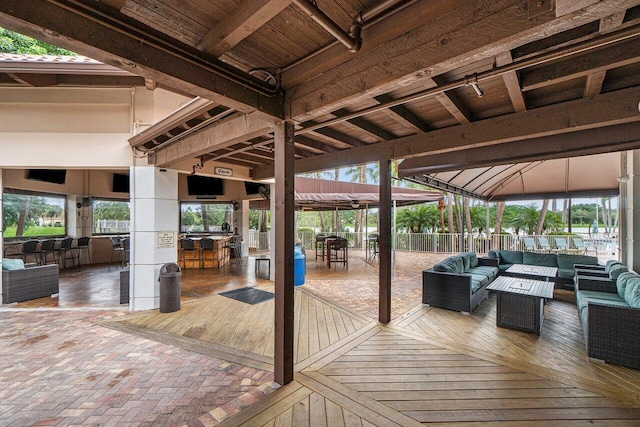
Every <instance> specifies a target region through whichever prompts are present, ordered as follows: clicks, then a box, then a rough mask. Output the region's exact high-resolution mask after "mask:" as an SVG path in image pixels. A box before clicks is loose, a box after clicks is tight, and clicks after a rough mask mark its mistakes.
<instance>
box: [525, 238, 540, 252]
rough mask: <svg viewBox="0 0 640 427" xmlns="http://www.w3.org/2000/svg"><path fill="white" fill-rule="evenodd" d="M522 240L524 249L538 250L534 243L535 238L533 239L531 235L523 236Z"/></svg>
mask: <svg viewBox="0 0 640 427" xmlns="http://www.w3.org/2000/svg"><path fill="white" fill-rule="evenodd" d="M522 240H523V241H524V250H525V251H530V252H535V251H537V250H538V245H536V239H534V238H533V237H523V238H522Z"/></svg>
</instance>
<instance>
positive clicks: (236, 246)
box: [226, 236, 242, 265]
mask: <svg viewBox="0 0 640 427" xmlns="http://www.w3.org/2000/svg"><path fill="white" fill-rule="evenodd" d="M226 247H227V249H229V251H231V252H233V256H234V258H235V259H236V265H240V264H242V236H234V237H232V238H231V240H230V241H229V243H228V244H227V246H226ZM229 255H231V254H229Z"/></svg>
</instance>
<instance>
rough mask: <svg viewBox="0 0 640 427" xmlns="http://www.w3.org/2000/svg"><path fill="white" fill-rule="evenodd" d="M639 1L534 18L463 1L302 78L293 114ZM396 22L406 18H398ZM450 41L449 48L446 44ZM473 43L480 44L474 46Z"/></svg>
mask: <svg viewBox="0 0 640 427" xmlns="http://www.w3.org/2000/svg"><path fill="white" fill-rule="evenodd" d="M447 3H449V4H450V5H451V4H452V3H450V2H447ZM635 4H636V3H635V2H634V1H622V2H620V1H617V2H616V1H612V0H610V1H600V2H597V3H594V4H592V5H588V6H586V7H584V8H582V9H579V10H577V11H575V12H572V13H569V14H567V15H565V16H563V17H560V18H556V17H554V16H553V14H543V15H540V16H538V17H536V18H535V19H529V17H528V15H527V12H526V10H523V8H522V7H521V6H522V2H519V1H512V0H500V1H496V2H490V3H485V2H482V3H478V2H459V3H457V4H456V5H455V8H454V11H453V12H450V13H445V14H443V15H440V16H437V17H436V18H435V19H433V20H431V21H429V22H428V23H426V24H424V25H423V26H422V27H419V28H415V29H414V30H411V31H408V32H406V33H405V34H404V35H402V36H400V37H396V38H395V39H393V40H390V41H388V42H386V43H382V44H379V45H377V46H376V49H375V50H371V51H363V52H361V53H360V54H359V55H358V56H357V59H356V58H352V59H351V60H350V61H347V62H345V63H343V64H340V65H337V66H335V67H333V68H331V69H329V70H325V72H324V73H322V74H320V75H318V76H317V77H316V78H313V79H309V80H307V81H305V82H304V83H301V84H299V85H298V86H296V88H295V91H292V92H291V93H288V94H287V103H289V104H290V105H291V107H290V111H291V113H290V114H291V116H292V118H293V119H295V120H306V119H308V118H312V117H317V116H320V115H322V114H325V113H330V112H331V111H332V110H335V109H337V108H338V106H339V105H340V104H342V105H344V103H345V102H349V103H356V102H359V101H361V100H365V99H366V98H367V97H371V96H372V95H373V96H376V95H379V94H382V93H389V92H392V91H394V90H397V89H400V88H401V87H402V86H405V85H408V84H413V83H416V84H417V83H419V82H421V81H422V80H424V79H425V76H426V75H428V73H429V74H431V75H439V74H442V73H444V72H447V71H448V70H452V69H455V68H458V67H461V66H463V65H466V64H469V63H471V62H477V61H479V60H482V59H485V58H490V57H494V56H495V55H497V54H499V53H501V52H504V51H507V50H509V49H511V48H512V47H515V46H519V45H523V44H526V43H528V42H531V41H535V40H538V39H540V38H543V37H548V36H549V35H551V34H556V33H560V32H562V31H565V30H568V29H571V28H574V27H575V26H577V25H581V24H583V23H588V22H591V21H593V19H599V18H601V17H605V16H609V15H611V14H613V13H616V12H618V11H620V10H622V9H625V8H627V7H631V6H633V5H635ZM396 25H398V26H402V25H403V23H402V22H396ZM472 41H473V42H472ZM445 44H446V49H443V48H442V46H443V45H445ZM470 45H473V46H479V47H478V48H477V49H472V50H470V49H469V47H470ZM386 58H393V60H392V61H387V60H386ZM415 58H421V59H422V61H423V62H422V63H421V66H424V67H423V70H425V72H424V73H421V72H416V68H415ZM285 87H286V86H285Z"/></svg>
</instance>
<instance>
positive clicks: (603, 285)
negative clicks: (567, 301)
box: [575, 267, 640, 369]
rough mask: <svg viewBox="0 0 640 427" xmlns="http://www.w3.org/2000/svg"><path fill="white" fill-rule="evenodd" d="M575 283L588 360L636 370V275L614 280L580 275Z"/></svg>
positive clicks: (639, 360)
mask: <svg viewBox="0 0 640 427" xmlns="http://www.w3.org/2000/svg"><path fill="white" fill-rule="evenodd" d="M625 268H626V267H625ZM619 271H621V269H616V270H615V271H614V272H613V275H615V274H616V272H619ZM575 283H576V285H575V294H576V304H577V307H578V316H579V317H580V323H581V325H582V332H583V334H584V341H585V345H586V348H587V355H588V357H589V358H590V359H595V360H598V361H603V362H610V363H616V364H619V365H624V366H628V367H631V368H635V369H640V275H638V274H637V273H635V272H633V271H627V272H622V273H620V275H619V276H618V278H617V280H615V279H611V278H609V279H607V278H602V277H597V276H587V275H584V276H576V280H575Z"/></svg>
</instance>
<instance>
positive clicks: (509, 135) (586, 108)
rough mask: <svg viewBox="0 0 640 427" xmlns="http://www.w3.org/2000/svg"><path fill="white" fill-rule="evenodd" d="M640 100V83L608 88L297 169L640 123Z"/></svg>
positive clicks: (262, 175)
mask: <svg viewBox="0 0 640 427" xmlns="http://www.w3.org/2000/svg"><path fill="white" fill-rule="evenodd" d="M638 99H640V87H633V88H629V89H623V90H619V91H614V92H608V93H604V94H601V95H599V96H597V97H595V98H593V99H585V98H582V99H578V100H574V101H568V102H563V103H559V104H554V105H550V106H546V107H540V108H536V109H534V110H527V111H524V112H520V113H514V114H508V115H504V116H498V117H495V118H492V119H487V120H480V121H475V122H471V123H466V124H462V125H458V126H451V127H447V128H444V129H438V130H434V131H431V132H426V133H424V134H419V135H412V136H407V137H404V138H398V139H396V140H393V141H388V142H383V143H378V144H371V145H368V146H366V147H358V148H353V149H350V150H343V151H338V152H335V153H330V154H325V155H320V156H315V157H313V158H311V159H304V160H300V161H298V162H296V172H297V173H304V172H312V171H318V170H325V169H333V168H336V167H342V166H349V165H354V164H362V163H368V162H374V161H377V159H379V158H380V156H381V153H387V152H391V153H392V156H393V158H396V159H399V158H411V157H416V156H423V155H427V154H440V153H446V152H451V151H459V150H464V149H470V148H476V147H482V146H492V145H498V144H503V143H507V142H512V141H521V140H526V139H532V138H540V137H545V136H550V135H560V134H568V133H571V132H577V131H582V130H587V129H597V128H600V127H604V126H613V125H617V124H623V123H632V122H638V121H640V114H638ZM255 172H256V179H266V178H271V177H273V170H270V169H269V168H257V169H256V171H255Z"/></svg>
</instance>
